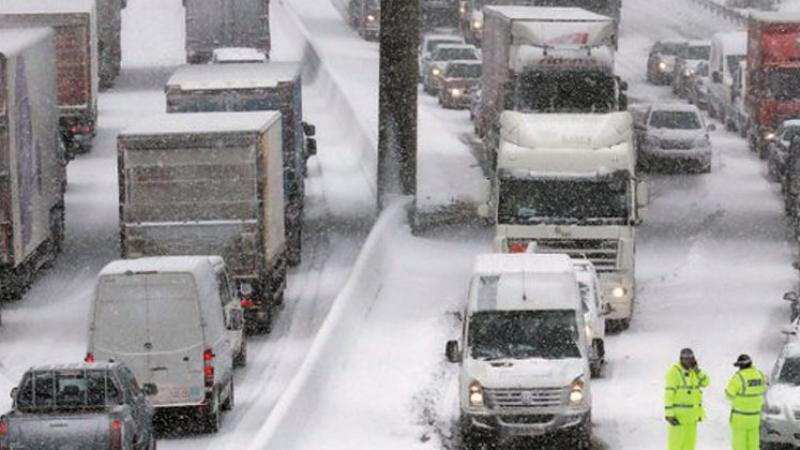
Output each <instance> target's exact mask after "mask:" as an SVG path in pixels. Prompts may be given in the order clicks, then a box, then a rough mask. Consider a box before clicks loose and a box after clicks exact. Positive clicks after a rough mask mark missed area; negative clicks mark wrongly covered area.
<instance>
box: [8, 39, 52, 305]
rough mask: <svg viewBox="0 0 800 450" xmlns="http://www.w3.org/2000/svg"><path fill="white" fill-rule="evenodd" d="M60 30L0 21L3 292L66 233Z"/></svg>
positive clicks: (22, 283) (17, 287)
mask: <svg viewBox="0 0 800 450" xmlns="http://www.w3.org/2000/svg"><path fill="white" fill-rule="evenodd" d="M55 54H56V37H55V33H54V32H53V30H52V29H49V28H26V29H0V297H3V298H16V297H19V296H20V295H21V294H22V293H23V292H24V291H25V289H26V288H27V287H28V286H29V285H30V283H31V281H32V279H33V277H34V275H35V274H36V272H37V271H38V270H39V269H40V268H41V267H43V266H44V265H45V264H47V263H49V262H52V261H53V259H54V258H55V256H56V255H57V254H58V253H59V252H60V251H61V246H62V242H63V239H64V188H65V185H66V171H65V165H66V159H65V154H64V146H63V145H62V143H61V138H60V136H59V131H58V103H57V101H56V61H55Z"/></svg>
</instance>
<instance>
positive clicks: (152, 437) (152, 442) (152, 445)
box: [147, 433, 158, 450]
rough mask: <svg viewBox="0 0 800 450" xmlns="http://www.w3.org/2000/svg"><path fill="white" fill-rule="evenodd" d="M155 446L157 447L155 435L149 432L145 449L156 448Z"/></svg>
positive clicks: (154, 449)
mask: <svg viewBox="0 0 800 450" xmlns="http://www.w3.org/2000/svg"><path fill="white" fill-rule="evenodd" d="M156 447H158V444H157V441H156V436H155V434H153V433H150V442H149V443H148V444H147V450H156Z"/></svg>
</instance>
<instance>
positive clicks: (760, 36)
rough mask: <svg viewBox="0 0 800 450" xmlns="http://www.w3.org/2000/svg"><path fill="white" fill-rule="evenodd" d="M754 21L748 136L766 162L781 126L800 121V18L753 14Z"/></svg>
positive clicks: (749, 64)
mask: <svg viewBox="0 0 800 450" xmlns="http://www.w3.org/2000/svg"><path fill="white" fill-rule="evenodd" d="M750 17H751V19H750V26H749V28H748V31H747V92H746V94H745V105H746V108H747V111H748V113H749V116H750V121H749V124H748V136H749V141H750V148H751V150H754V151H757V152H758V154H759V156H761V157H762V158H766V157H767V156H768V149H769V141H770V140H772V139H774V138H775V130H777V128H778V126H779V125H780V124H781V123H782V122H783V121H784V120H787V119H792V118H797V117H800V14H787V13H765V12H752V13H751V16H750Z"/></svg>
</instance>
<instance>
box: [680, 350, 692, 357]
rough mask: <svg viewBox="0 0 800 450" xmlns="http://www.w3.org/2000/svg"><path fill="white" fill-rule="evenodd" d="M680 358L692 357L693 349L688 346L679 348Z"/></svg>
mask: <svg viewBox="0 0 800 450" xmlns="http://www.w3.org/2000/svg"><path fill="white" fill-rule="evenodd" d="M681 358H694V351H692V349H690V348H684V349H683V350H681Z"/></svg>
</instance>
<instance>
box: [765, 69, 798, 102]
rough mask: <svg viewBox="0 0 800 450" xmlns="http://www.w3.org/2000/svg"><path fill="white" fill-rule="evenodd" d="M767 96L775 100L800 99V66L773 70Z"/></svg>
mask: <svg viewBox="0 0 800 450" xmlns="http://www.w3.org/2000/svg"><path fill="white" fill-rule="evenodd" d="M767 97H768V98H772V99H775V100H797V99H800V68H791V69H775V70H771V71H770V72H769V75H768V84H767Z"/></svg>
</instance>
